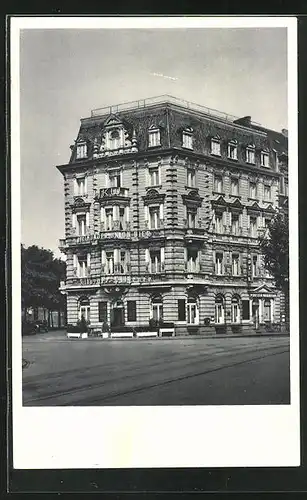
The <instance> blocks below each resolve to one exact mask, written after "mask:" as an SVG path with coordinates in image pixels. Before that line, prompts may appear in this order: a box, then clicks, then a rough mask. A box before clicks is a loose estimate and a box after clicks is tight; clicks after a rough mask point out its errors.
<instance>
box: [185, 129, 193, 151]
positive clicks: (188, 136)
mask: <svg viewBox="0 0 307 500" xmlns="http://www.w3.org/2000/svg"><path fill="white" fill-rule="evenodd" d="M182 146H183V147H184V148H187V149H193V133H192V129H187V130H184V131H183V132H182Z"/></svg>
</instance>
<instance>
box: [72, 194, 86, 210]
mask: <svg viewBox="0 0 307 500" xmlns="http://www.w3.org/2000/svg"><path fill="white" fill-rule="evenodd" d="M89 206H90V203H89V202H86V201H85V200H84V199H83V198H81V196H80V197H77V198H75V199H74V202H73V203H72V204H71V207H72V208H73V209H75V210H76V209H78V208H88V207H89Z"/></svg>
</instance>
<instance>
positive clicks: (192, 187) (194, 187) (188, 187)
mask: <svg viewBox="0 0 307 500" xmlns="http://www.w3.org/2000/svg"><path fill="white" fill-rule="evenodd" d="M185 188H186V189H194V190H195V191H199V188H197V187H196V186H188V185H186V186H185Z"/></svg>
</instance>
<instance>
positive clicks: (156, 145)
mask: <svg viewBox="0 0 307 500" xmlns="http://www.w3.org/2000/svg"><path fill="white" fill-rule="evenodd" d="M160 147H161V144H155V145H154V146H150V145H149V144H148V149H154V148H160Z"/></svg>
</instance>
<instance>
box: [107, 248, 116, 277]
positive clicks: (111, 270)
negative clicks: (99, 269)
mask: <svg viewBox="0 0 307 500" xmlns="http://www.w3.org/2000/svg"><path fill="white" fill-rule="evenodd" d="M113 273H114V252H113V251H111V252H106V274H113Z"/></svg>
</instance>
